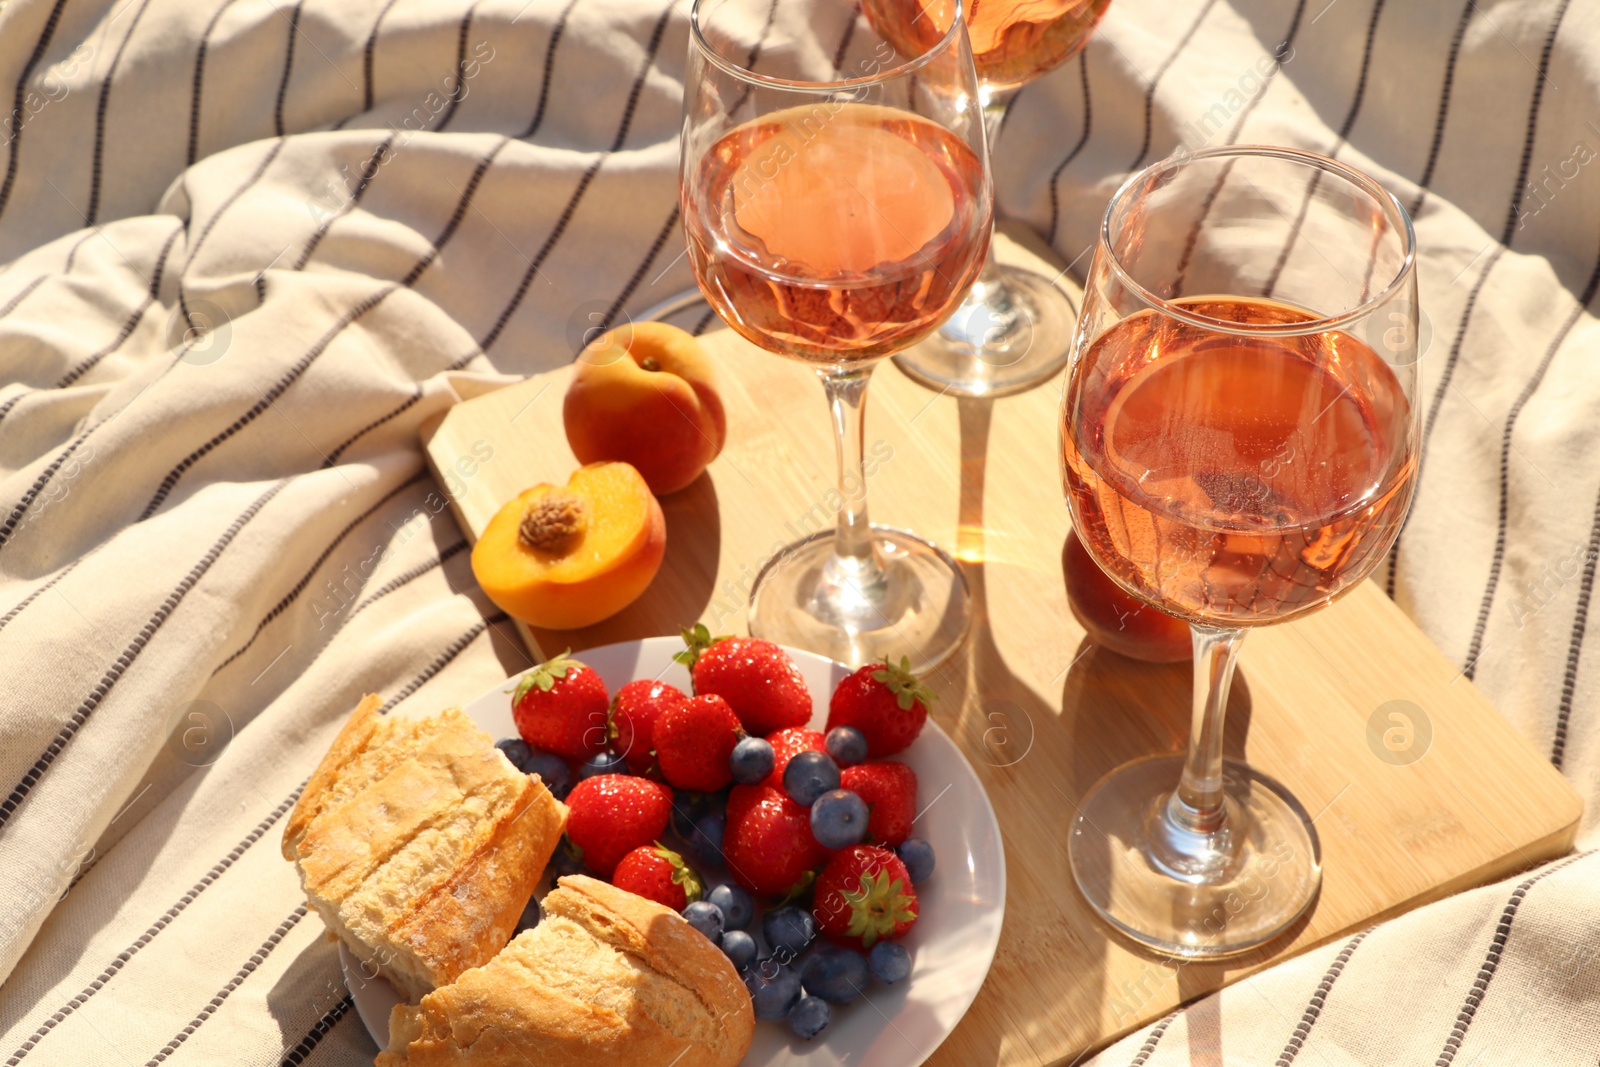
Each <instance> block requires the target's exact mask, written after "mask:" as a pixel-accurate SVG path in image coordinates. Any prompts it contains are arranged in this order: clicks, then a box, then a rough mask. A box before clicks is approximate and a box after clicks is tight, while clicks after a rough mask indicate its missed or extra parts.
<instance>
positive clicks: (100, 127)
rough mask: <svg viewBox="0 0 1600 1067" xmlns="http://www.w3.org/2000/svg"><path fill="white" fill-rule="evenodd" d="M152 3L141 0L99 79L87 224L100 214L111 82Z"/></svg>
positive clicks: (86, 215)
mask: <svg viewBox="0 0 1600 1067" xmlns="http://www.w3.org/2000/svg"><path fill="white" fill-rule="evenodd" d="M149 6H150V0H140V3H139V10H137V11H135V12H134V13H133V21H131V22H129V23H128V32H127V33H125V34H123V35H122V43H120V44H118V45H117V51H116V54H115V55H113V56H112V57H111V66H110V67H109V68H108V69H107V70H106V76H105V77H104V78H103V79H102V80H101V82H100V100H99V102H98V103H97V104H96V105H95V112H94V162H93V164H92V165H91V167H90V170H89V210H88V211H86V212H85V213H84V218H83V221H84V224H85V225H87V226H93V225H94V224H95V220H96V219H98V218H99V217H100V179H101V176H102V173H103V171H102V168H103V166H104V164H105V154H106V111H107V108H108V106H109V104H110V103H111V82H112V79H114V78H115V77H116V76H117V68H118V67H120V66H121V65H122V54H123V53H124V52H126V51H127V50H128V42H129V41H131V40H133V31H134V30H137V29H138V28H139V20H140V19H142V18H144V12H145V8H147V7H149Z"/></svg>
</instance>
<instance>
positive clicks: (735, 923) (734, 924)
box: [706, 882, 756, 930]
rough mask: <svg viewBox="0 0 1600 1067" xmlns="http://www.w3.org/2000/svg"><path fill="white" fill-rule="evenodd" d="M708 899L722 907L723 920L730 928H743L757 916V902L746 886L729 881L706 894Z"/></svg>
mask: <svg viewBox="0 0 1600 1067" xmlns="http://www.w3.org/2000/svg"><path fill="white" fill-rule="evenodd" d="M706 899H707V900H709V901H711V903H713V904H715V905H716V906H717V907H719V908H721V909H722V920H723V923H724V924H725V926H726V928H727V929H729V930H743V929H745V928H747V927H748V926H749V925H750V920H751V919H753V918H755V914H756V902H755V901H754V900H753V899H752V898H751V896H750V894H749V893H747V892H745V890H744V887H742V886H737V885H734V884H733V883H732V882H729V883H728V884H727V885H719V886H717V887H716V888H715V889H713V890H712V891H711V892H709V893H707V894H706Z"/></svg>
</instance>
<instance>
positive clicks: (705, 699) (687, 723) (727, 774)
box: [655, 696, 744, 793]
mask: <svg viewBox="0 0 1600 1067" xmlns="http://www.w3.org/2000/svg"><path fill="white" fill-rule="evenodd" d="M742 736H744V731H742V730H740V729H739V716H737V715H735V714H734V713H733V709H732V708H730V707H728V702H727V701H726V700H723V699H722V698H721V697H719V696H697V697H690V698H689V699H688V700H685V701H684V702H682V703H681V704H675V705H673V706H672V707H670V708H668V709H667V710H666V711H664V712H662V713H661V718H659V719H657V720H656V726H655V741H656V762H657V763H658V764H659V765H660V767H661V774H662V776H663V777H664V778H666V780H667V782H668V783H669V784H670V785H672V786H673V787H674V788H676V789H692V790H695V791H696V792H700V793H714V792H716V791H717V790H718V789H721V788H722V787H723V786H725V785H727V784H728V783H729V782H731V781H733V772H732V771H730V770H729V769H728V757H729V756H731V755H732V754H733V746H734V745H737V744H738V743H739V738H740V737H742Z"/></svg>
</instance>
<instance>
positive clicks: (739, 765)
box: [728, 737, 773, 785]
mask: <svg viewBox="0 0 1600 1067" xmlns="http://www.w3.org/2000/svg"><path fill="white" fill-rule="evenodd" d="M772 761H773V755H772V746H771V745H770V744H768V743H767V742H765V741H763V740H762V739H761V738H759V737H747V738H745V739H744V740H742V741H740V742H739V743H738V744H737V745H734V746H733V755H731V756H729V757H728V770H729V771H730V772H731V773H732V774H733V780H734V781H736V782H738V783H739V784H740V785H755V784H756V783H757V782H759V781H761V779H763V778H765V777H766V776H767V775H769V774H771V773H772Z"/></svg>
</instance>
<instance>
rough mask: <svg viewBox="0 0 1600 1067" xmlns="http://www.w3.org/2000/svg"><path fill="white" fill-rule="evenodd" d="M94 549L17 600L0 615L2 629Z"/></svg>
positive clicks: (75, 567) (69, 572) (86, 557)
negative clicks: (9, 608) (8, 609)
mask: <svg viewBox="0 0 1600 1067" xmlns="http://www.w3.org/2000/svg"><path fill="white" fill-rule="evenodd" d="M93 551H94V550H91V551H90V552H86V553H84V554H83V555H81V556H79V557H78V558H77V559H75V560H73V561H72V562H71V563H69V564H67V565H66V566H65V567H62V568H61V569H60V570H58V571H56V573H55V574H53V575H51V577H50V580H49V581H47V582H45V583H44V584H42V585H40V586H39V587H38V588H37V589H35V590H34V591H33V592H31V593H29V594H28V595H27V596H25V597H23V598H22V599H21V600H19V601H17V603H16V604H15V605H14V606H13V607H12V608H11V610H10V611H8V612H6V613H5V614H4V615H0V630H4V629H5V628H6V627H7V626H9V625H11V620H12V619H15V618H16V617H17V616H18V615H21V614H22V613H23V611H25V610H27V607H28V605H29V604H32V603H33V602H34V601H35V600H38V599H39V597H41V596H43V595H44V594H45V593H47V592H49V591H50V590H51V589H52V588H54V587H55V584H56V583H57V582H59V581H60V580H61V579H63V578H65V577H66V576H67V575H69V574H71V573H72V572H73V571H74V570H76V569H77V566H78V564H80V563H82V562H83V561H84V560H86V559H88V558H89V556H90V555H92V554H93Z"/></svg>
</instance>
